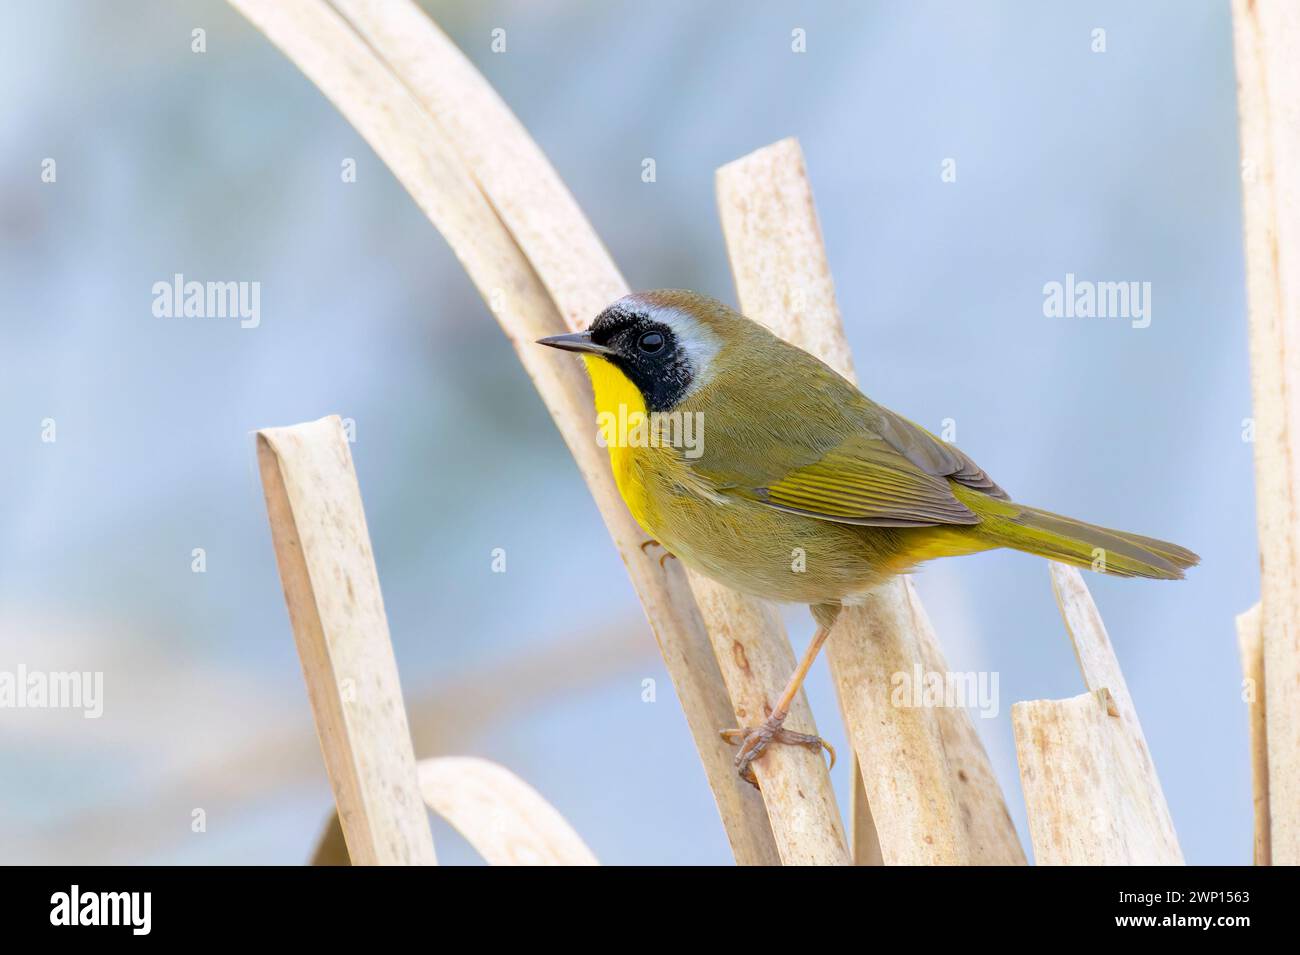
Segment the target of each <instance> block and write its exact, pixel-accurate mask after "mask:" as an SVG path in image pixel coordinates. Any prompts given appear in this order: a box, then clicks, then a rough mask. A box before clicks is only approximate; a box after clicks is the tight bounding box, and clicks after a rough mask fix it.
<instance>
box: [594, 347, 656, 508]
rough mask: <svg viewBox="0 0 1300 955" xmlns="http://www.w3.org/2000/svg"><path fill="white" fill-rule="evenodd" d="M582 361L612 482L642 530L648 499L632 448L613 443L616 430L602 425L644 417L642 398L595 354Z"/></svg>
mask: <svg viewBox="0 0 1300 955" xmlns="http://www.w3.org/2000/svg"><path fill="white" fill-rule="evenodd" d="M582 360H583V361H584V362H586V364H587V374H589V375H590V376H591V388H592V391H593V392H595V396H596V415H597V419H598V421H599V422H600V423H601V428H602V433H603V434H604V435H605V437H606V443H607V445H608V447H609V463H610V467H612V468H613V469H614V482H615V483H616V484H617V485H618V492H619V494H621V495H622V496H623V500H624V501H625V502H626V503H627V506H628V509H629V510H630V511H631V512H632V516H633V517H635V518H636V519H637V522H638V523H640V525H641V526H642V527H645V526H646V525H647V521H646V517H647V516H648V515H647V513H646V511H647V505H648V504H649V500H648V497H647V495H646V493H645V489H644V488H643V487H642V486H641V483H640V481H639V480H638V479H637V478H635V477H634V461H633V457H634V454H635V450H636V449H635V448H631V447H628V446H627V445H626V443H624V442H621V441H617V440H613V439H614V438H616V437H617V431H616V430H614V429H609V428H608V427H607V425H606V424H605V422H608V421H614V422H617V421H619V420H620V419H623V420H626V419H627V418H629V417H631V416H633V415H636V414H640V415H645V414H647V413H648V411H647V408H646V404H645V398H644V397H643V396H642V394H641V391H640V389H639V388H637V386H636V385H634V384H632V381H631V380H630V379H629V378H628V377H627V375H625V374H623V372H621V371H620V370H619V369H618V368H617V367H615V366H614V365H613V364H611V363H610V362H607V361H605V359H603V358H599V357H597V356H595V355H583V356H582ZM620 408H621V409H622V411H621V413H620Z"/></svg>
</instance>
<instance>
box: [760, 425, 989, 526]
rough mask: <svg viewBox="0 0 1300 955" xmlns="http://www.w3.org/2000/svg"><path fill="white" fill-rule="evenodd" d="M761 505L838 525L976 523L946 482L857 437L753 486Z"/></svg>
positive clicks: (875, 440) (875, 441)
mask: <svg viewBox="0 0 1300 955" xmlns="http://www.w3.org/2000/svg"><path fill="white" fill-rule="evenodd" d="M753 492H754V496H755V497H756V498H757V499H758V500H760V501H762V502H763V503H765V504H768V505H770V506H772V507H776V508H780V509H781V510H783V511H792V512H794V513H797V514H807V515H808V516H810V517H819V518H822V519H823V520H828V521H835V522H837V523H841V524H866V525H870V526H873V527H930V526H933V525H935V524H978V523H979V518H978V517H977V516H976V515H975V513H974V512H973V511H971V510H970V509H969V508H968V507H966V505H964V504H962V503H961V502H960V501H958V500H957V498H956V497H954V496H953V493H952V490H951V488H949V486H948V482H947V481H946V480H945V479H944V478H942V477H936V476H935V475H932V474H927V473H925V472H924V471H923V470H921V469H920V468H918V467H917V466H916V465H915V464H913V463H912V462H911V461H910V460H908V459H907V458H906V457H904V456H903V455H902V454H900V453H899V452H898V450H897V449H896V448H894V447H893V446H892V445H890V444H889V443H888V442H886V441H884V440H882V439H881V438H879V437H875V436H868V435H859V434H855V435H852V436H850V437H849V438H848V439H847V440H846V441H844V443H843V444H841V445H839V446H838V447H835V448H832V449H831V450H830V451H827V452H826V454H825V455H823V456H822V457H821V458H819V459H818V460H816V461H813V462H812V463H811V464H807V465H804V466H803V467H797V468H794V469H792V470H790V471H788V472H786V474H785V475H783V476H782V477H781V478H780V479H779V480H776V481H773V482H771V483H769V484H767V485H766V486H764V487H759V488H754V489H753Z"/></svg>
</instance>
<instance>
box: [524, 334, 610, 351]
mask: <svg viewBox="0 0 1300 955" xmlns="http://www.w3.org/2000/svg"><path fill="white" fill-rule="evenodd" d="M537 344H539V345H550V346H551V347H552V348H558V349H560V350H561V351H576V352H582V353H585V354H588V355H612V354H614V350H613V349H612V348H606V347H605V346H604V345H597V344H596V343H595V342H593V341H592V340H591V333H590V332H574V333H572V334H571V335H552V336H551V337H550V338H539V339H537Z"/></svg>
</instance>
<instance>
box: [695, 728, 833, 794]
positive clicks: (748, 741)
mask: <svg viewBox="0 0 1300 955" xmlns="http://www.w3.org/2000/svg"><path fill="white" fill-rule="evenodd" d="M784 722H785V717H784V716H782V717H780V718H777V717H776V716H769V717H768V718H767V719H765V720H764V721H763V722H762V723H760V724H759V725H758V726H754V727H747V728H745V729H730V730H722V731H721V735H722V738H723V739H725V740H726V741H727V742H728V743H731V744H733V745H735V744H736V743H739V744H740V749H739V750H738V751H737V752H736V772H738V773H739V774H740V778H741V779H743V780H745V782H747V783H749V784H750V785H751V786H753V787H754V788H755V789H758V788H759V786H758V779H757V777H755V776H754V767H753V765H752V764H753V762H754V760H756V759H758V757H760V756H762V755H763V753H764V752H766V750H767V747H768V745H769V744H771V743H773V742H777V743H785V744H787V745H789V746H805V747H807V748H808V749H811V750H813V751H814V752H817V753H820V752H821V751H822V750H823V749H824V750H826V752H828V753H830V754H831V768H832V769H834V768H835V748H834V747H833V746H831V744H830V743H828V742H826V741H825V740H824V739H822V738H821V737H820V736H816V735H814V734H812V733H796V732H795V731H794V730H788V729H786V728H785V727H784V726H782V725H781V724H782V723H784Z"/></svg>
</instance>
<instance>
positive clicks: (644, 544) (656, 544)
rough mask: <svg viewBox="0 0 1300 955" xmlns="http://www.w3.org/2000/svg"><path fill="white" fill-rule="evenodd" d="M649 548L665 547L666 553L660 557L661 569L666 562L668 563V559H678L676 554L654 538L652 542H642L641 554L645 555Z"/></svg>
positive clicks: (651, 539)
mask: <svg viewBox="0 0 1300 955" xmlns="http://www.w3.org/2000/svg"><path fill="white" fill-rule="evenodd" d="M648 547H663V548H664V552H663V554H662V555H660V557H659V566H660V568H662V567H663V565H664V561H666V560H667V559H668V558H670V557H672V558H673V559H676V557H677V555H676V554H674V553H673V552H672V551H670V550H669V549H668V548H667V547H664V545H663V544H661V543H659V542H658V541H657V540H655V539H654V538H653V537H652V538H650V540H645V541H642V542H641V553H643V554H644V553H645V552H646V548H648Z"/></svg>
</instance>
